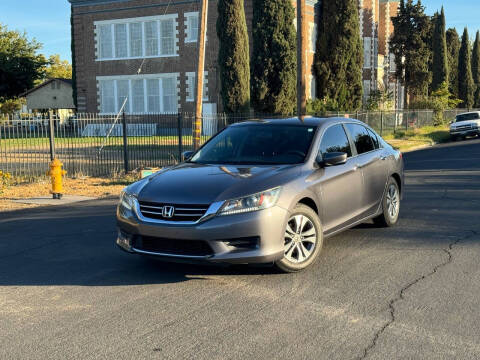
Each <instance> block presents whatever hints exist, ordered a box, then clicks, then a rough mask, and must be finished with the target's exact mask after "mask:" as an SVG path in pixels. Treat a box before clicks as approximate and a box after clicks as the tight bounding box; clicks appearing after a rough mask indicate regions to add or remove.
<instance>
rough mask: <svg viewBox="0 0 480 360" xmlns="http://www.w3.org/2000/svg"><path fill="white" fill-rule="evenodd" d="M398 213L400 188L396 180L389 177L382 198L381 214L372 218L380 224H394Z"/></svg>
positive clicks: (387, 225)
mask: <svg viewBox="0 0 480 360" xmlns="http://www.w3.org/2000/svg"><path fill="white" fill-rule="evenodd" d="M399 214H400V189H399V187H398V183H397V181H396V180H395V179H394V178H393V177H391V178H390V180H389V181H388V185H387V191H386V192H385V195H384V196H383V199H382V214H381V215H380V216H378V217H376V218H374V219H373V222H374V223H375V224H377V225H380V226H386V227H389V226H394V225H396V224H397V222H398V217H399Z"/></svg>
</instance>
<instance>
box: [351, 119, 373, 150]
mask: <svg viewBox="0 0 480 360" xmlns="http://www.w3.org/2000/svg"><path fill="white" fill-rule="evenodd" d="M346 125H347V129H348V132H349V133H350V135H351V136H352V139H353V142H354V143H355V147H356V148H357V154H358V155H360V154H364V153H367V152H369V151H373V150H375V148H374V145H373V141H372V138H371V137H370V135H369V134H368V131H367V129H366V128H365V127H363V126H361V125H358V124H346Z"/></svg>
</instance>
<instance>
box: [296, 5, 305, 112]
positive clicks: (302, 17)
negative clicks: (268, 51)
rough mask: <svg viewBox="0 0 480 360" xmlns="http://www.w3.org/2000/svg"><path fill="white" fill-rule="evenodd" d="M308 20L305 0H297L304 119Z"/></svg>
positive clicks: (299, 85)
mask: <svg viewBox="0 0 480 360" xmlns="http://www.w3.org/2000/svg"><path fill="white" fill-rule="evenodd" d="M306 25H307V22H306V21H305V0H297V115H298V117H299V118H300V119H301V120H303V119H304V117H305V115H306V113H307V94H306V88H307V87H306V77H307V75H306V69H307V64H306V54H307V29H306Z"/></svg>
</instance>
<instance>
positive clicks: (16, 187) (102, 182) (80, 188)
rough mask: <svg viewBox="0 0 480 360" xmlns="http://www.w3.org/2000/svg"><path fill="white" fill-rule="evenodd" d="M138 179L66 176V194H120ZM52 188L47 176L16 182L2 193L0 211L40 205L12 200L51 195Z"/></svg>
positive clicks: (95, 195) (97, 196)
mask: <svg viewBox="0 0 480 360" xmlns="http://www.w3.org/2000/svg"><path fill="white" fill-rule="evenodd" d="M136 180H137V177H136V176H127V177H122V178H113V179H103V178H91V177H82V178H75V179H70V178H66V179H64V194H68V195H81V196H89V197H96V198H101V197H107V196H118V195H119V194H120V191H121V190H122V189H123V188H124V187H125V186H127V185H129V184H131V183H132V182H134V181H136ZM50 188H51V187H50V180H49V179H47V178H42V179H38V180H37V181H36V182H34V183H21V182H17V183H14V184H12V185H11V186H9V187H8V188H7V189H5V191H4V192H3V194H1V195H0V212H2V211H11V210H16V209H26V208H34V207H37V206H38V205H30V204H19V203H16V202H13V201H12V200H18V199H28V198H35V197H40V196H49V195H50Z"/></svg>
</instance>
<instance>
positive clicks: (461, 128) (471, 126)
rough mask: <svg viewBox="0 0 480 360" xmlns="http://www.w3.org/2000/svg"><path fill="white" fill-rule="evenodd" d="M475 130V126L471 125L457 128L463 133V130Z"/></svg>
mask: <svg viewBox="0 0 480 360" xmlns="http://www.w3.org/2000/svg"><path fill="white" fill-rule="evenodd" d="M471 129H473V125H471V124H469V125H462V126H457V127H456V128H455V130H456V131H463V130H471Z"/></svg>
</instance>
